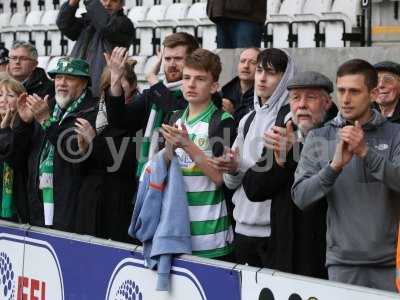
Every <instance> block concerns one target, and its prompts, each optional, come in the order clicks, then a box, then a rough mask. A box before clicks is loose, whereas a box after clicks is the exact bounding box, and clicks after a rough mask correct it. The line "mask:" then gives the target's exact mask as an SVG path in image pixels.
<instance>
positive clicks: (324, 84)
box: [287, 71, 333, 94]
mask: <svg viewBox="0 0 400 300" xmlns="http://www.w3.org/2000/svg"><path fill="white" fill-rule="evenodd" d="M295 88H321V89H324V90H325V91H327V92H328V94H330V93H332V92H333V83H332V81H331V80H330V79H329V78H328V77H326V76H325V75H323V74H321V73H319V72H314V71H306V72H301V73H298V74H296V75H295V76H294V77H293V78H292V79H291V80H289V83H288V86H287V89H288V90H291V89H295Z"/></svg>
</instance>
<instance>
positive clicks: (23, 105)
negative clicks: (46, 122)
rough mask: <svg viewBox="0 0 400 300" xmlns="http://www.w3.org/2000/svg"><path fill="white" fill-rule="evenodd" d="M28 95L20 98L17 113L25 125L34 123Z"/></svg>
mask: <svg viewBox="0 0 400 300" xmlns="http://www.w3.org/2000/svg"><path fill="white" fill-rule="evenodd" d="M27 97H28V94H27V93H23V94H21V95H20V96H19V97H18V100H17V111H18V115H19V117H20V118H21V120H22V121H24V122H25V123H31V122H32V121H33V118H34V117H33V112H32V111H31V109H30V108H29V106H28V104H27Z"/></svg>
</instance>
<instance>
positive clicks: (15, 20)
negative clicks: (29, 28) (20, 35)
mask: <svg viewBox="0 0 400 300" xmlns="http://www.w3.org/2000/svg"><path fill="white" fill-rule="evenodd" d="M24 25H25V13H24V12H18V13H15V14H13V15H12V17H11V19H10V23H9V25H8V26H4V27H2V28H1V30H0V33H1V41H2V42H3V43H4V44H5V46H6V48H8V49H10V47H11V45H12V43H13V42H14V40H15V37H16V31H17V30H18V28H21V27H22V26H24Z"/></svg>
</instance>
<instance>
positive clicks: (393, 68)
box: [374, 60, 400, 76]
mask: <svg viewBox="0 0 400 300" xmlns="http://www.w3.org/2000/svg"><path fill="white" fill-rule="evenodd" d="M374 68H375V70H377V71H387V72H390V73H393V74H396V75H399V76H400V65H399V64H398V63H395V62H393V61H388V60H387V61H381V62H379V63H377V64H375V65H374Z"/></svg>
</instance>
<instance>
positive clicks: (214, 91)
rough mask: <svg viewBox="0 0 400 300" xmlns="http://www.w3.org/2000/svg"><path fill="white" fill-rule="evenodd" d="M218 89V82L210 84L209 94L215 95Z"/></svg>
mask: <svg viewBox="0 0 400 300" xmlns="http://www.w3.org/2000/svg"><path fill="white" fill-rule="evenodd" d="M218 88H219V83H218V81H214V82H213V83H212V84H211V91H210V92H211V94H215V93H216V92H217V91H218Z"/></svg>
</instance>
